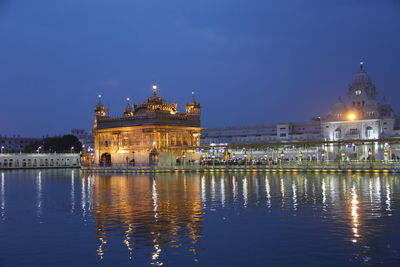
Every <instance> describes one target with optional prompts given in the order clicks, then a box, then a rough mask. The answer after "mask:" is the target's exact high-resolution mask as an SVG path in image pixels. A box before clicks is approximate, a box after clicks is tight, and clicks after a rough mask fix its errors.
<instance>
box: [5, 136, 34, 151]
mask: <svg viewBox="0 0 400 267" xmlns="http://www.w3.org/2000/svg"><path fill="white" fill-rule="evenodd" d="M40 140H41V138H29V137H19V136H13V137H7V136H5V135H0V148H1V152H2V153H5V152H14V153H15V152H23V151H24V150H25V148H26V147H27V146H28V145H31V144H33V143H35V142H38V141H40Z"/></svg>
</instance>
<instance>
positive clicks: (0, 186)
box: [0, 172, 6, 220]
mask: <svg viewBox="0 0 400 267" xmlns="http://www.w3.org/2000/svg"><path fill="white" fill-rule="evenodd" d="M5 196H6V192H5V181H4V172H2V173H1V181H0V201H1V203H0V205H1V207H0V209H1V219H2V220H4V219H5V217H6V197H5Z"/></svg>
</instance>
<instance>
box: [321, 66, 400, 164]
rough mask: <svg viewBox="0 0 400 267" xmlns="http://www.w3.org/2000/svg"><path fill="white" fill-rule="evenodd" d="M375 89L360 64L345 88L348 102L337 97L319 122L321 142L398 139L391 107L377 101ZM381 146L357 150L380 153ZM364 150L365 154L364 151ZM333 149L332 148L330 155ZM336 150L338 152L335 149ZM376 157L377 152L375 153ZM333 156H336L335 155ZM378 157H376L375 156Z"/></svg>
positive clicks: (398, 124) (399, 124) (398, 125)
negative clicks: (330, 108) (331, 107)
mask: <svg viewBox="0 0 400 267" xmlns="http://www.w3.org/2000/svg"><path fill="white" fill-rule="evenodd" d="M376 95H377V90H376V87H375V85H374V84H373V82H372V79H371V77H370V76H369V75H368V73H367V72H366V71H365V70H364V66H363V63H360V70H359V72H357V73H356V74H355V75H354V78H353V81H352V83H351V84H350V86H349V89H348V101H347V103H344V102H343V101H342V100H341V99H340V98H339V102H338V103H337V104H335V106H334V107H333V109H332V111H331V112H330V113H329V114H328V115H327V116H326V117H325V118H323V119H321V130H322V137H323V139H324V140H325V141H343V140H349V143H351V140H378V139H385V138H391V137H400V119H399V118H396V115H395V114H394V112H393V109H392V108H391V106H390V105H389V104H388V103H387V102H386V99H385V98H383V101H382V102H380V101H378V100H377V97H376ZM383 146H384V144H380V145H378V144H377V143H376V145H375V146H372V147H368V146H364V149H363V151H357V153H361V154H362V155H365V154H368V150H373V151H374V154H375V152H378V151H380V150H382V151H383V150H384V149H385V148H384V147H383ZM353 150H354V152H356V149H355V148H354V149H353ZM364 150H365V151H364ZM333 151H334V149H332V152H333ZM336 151H338V150H337V149H336ZM376 154H379V153H376ZM336 156H337V155H336ZM379 158H380V157H379Z"/></svg>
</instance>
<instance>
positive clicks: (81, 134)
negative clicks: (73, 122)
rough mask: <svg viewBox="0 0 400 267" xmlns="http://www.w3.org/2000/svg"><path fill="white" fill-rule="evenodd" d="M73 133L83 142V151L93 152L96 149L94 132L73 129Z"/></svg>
mask: <svg viewBox="0 0 400 267" xmlns="http://www.w3.org/2000/svg"><path fill="white" fill-rule="evenodd" d="M71 134H72V135H73V136H75V137H76V138H78V140H79V142H81V143H82V151H83V152H92V151H93V150H94V149H93V148H94V142H93V134H92V133H91V132H88V131H86V130H83V129H72V130H71Z"/></svg>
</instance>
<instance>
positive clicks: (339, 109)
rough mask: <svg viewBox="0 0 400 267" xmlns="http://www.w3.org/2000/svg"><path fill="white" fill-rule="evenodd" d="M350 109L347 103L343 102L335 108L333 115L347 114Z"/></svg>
mask: <svg viewBox="0 0 400 267" xmlns="http://www.w3.org/2000/svg"><path fill="white" fill-rule="evenodd" d="M347 110H348V108H347V106H346V104H345V103H343V102H338V103H336V104H335V106H333V109H332V113H333V114H345V113H346V112H347Z"/></svg>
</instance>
